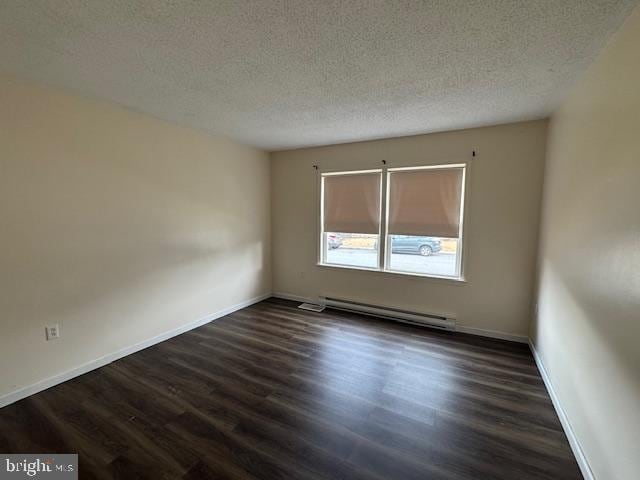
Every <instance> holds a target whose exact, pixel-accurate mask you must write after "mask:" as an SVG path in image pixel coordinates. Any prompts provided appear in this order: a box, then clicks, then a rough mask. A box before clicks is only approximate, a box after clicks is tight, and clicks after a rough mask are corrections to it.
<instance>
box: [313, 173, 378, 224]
mask: <svg viewBox="0 0 640 480" xmlns="http://www.w3.org/2000/svg"><path fill="white" fill-rule="evenodd" d="M381 175H382V174H381V173H380V172H374V173H357V174H346V175H327V176H324V177H323V185H324V205H323V218H324V231H325V232H342V233H374V234H377V233H379V229H380V180H381Z"/></svg>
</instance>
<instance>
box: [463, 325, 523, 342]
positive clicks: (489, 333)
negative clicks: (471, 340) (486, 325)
mask: <svg viewBox="0 0 640 480" xmlns="http://www.w3.org/2000/svg"><path fill="white" fill-rule="evenodd" d="M456 332H460V333H468V334H470V335H478V336H480V337H489V338H497V339H498V340H509V341H510V342H518V343H528V342H529V337H527V336H526V335H516V334H514V333H505V332H499V331H497V330H485V329H483V328H474V327H465V326H464V325H456Z"/></svg>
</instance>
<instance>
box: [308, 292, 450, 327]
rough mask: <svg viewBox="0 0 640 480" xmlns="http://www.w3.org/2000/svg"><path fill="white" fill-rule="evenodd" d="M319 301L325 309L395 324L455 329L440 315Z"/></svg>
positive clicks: (343, 301) (335, 300)
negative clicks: (377, 318) (392, 321)
mask: <svg viewBox="0 0 640 480" xmlns="http://www.w3.org/2000/svg"><path fill="white" fill-rule="evenodd" d="M320 301H321V302H322V303H323V304H324V305H326V306H327V308H334V309H336V310H344V311H347V312H355V313H362V314H365V315H371V316H373V317H379V318H386V319H388V320H395V321H396V322H404V323H411V324H413V325H420V326H423V327H431V328H438V329H440V330H450V331H455V329H456V322H455V320H454V319H453V318H448V317H445V316H441V315H431V314H425V313H417V312H408V311H406V310H400V309H396V308H387V307H379V306H376V305H368V304H366V303H359V302H352V301H349V300H340V299H338V298H330V297H320Z"/></svg>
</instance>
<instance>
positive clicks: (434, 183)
mask: <svg viewBox="0 0 640 480" xmlns="http://www.w3.org/2000/svg"><path fill="white" fill-rule="evenodd" d="M464 184H465V165H463V164H460V165H458V164H456V165H438V166H428V167H415V168H389V169H384V170H369V171H361V172H339V173H325V174H323V175H322V186H321V192H322V194H321V197H322V201H321V204H322V206H321V207H322V208H321V219H322V221H321V223H322V225H321V229H322V239H321V240H322V241H321V243H322V251H321V263H322V264H325V265H333V266H345V267H352V268H365V269H372V270H383V271H388V272H396V273H405V274H412V275H422V276H432V277H445V278H455V279H460V278H461V277H462V272H461V264H462V218H463V204H464ZM381 206H383V207H382V208H381ZM385 207H386V208H385ZM381 238H383V239H384V241H383V242H380V239H381Z"/></svg>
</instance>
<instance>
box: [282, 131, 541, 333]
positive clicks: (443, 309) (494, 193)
mask: <svg viewBox="0 0 640 480" xmlns="http://www.w3.org/2000/svg"><path fill="white" fill-rule="evenodd" d="M545 142H546V122H545V121H537V122H527V123H517V124H511V125H503V126H496V127H489V128H479V129H472V130H463V131H457V132H448V133H438V134H432V135H421V136H414V137H405V138H395V139H389V140H380V141H372V142H362V143H352V144H345V145H336V146H330V147H320V148H309V149H301V150H292V151H283V152H277V153H273V154H272V191H273V195H272V218H273V222H272V231H273V261H274V277H273V278H274V287H273V288H274V292H277V293H287V294H293V295H298V296H302V297H307V298H317V297H318V296H319V295H331V296H336V297H338V298H347V299H351V300H359V301H364V302H370V303H375V304H379V305H386V306H395V307H401V308H406V309H410V310H417V311H423V312H434V313H444V314H448V315H453V316H455V317H456V318H457V320H458V324H459V325H463V326H466V327H470V328H477V329H483V330H494V331H499V332H505V333H508V334H513V335H522V336H525V335H527V331H528V327H529V321H530V311H531V310H530V308H531V298H532V297H531V295H532V287H533V280H534V270H535V256H536V248H537V247H536V245H537V238H538V222H539V208H540V196H541V190H542V177H543V165H544V156H545ZM473 149H475V150H476V151H477V157H475V159H471V152H472V150H473ZM382 159H385V160H387V162H388V165H389V166H406V165H423V164H430V163H436V164H437V163H443V162H449V163H451V162H461V161H467V160H470V162H471V165H470V167H469V170H468V172H467V174H468V183H467V184H468V190H467V209H466V215H465V218H466V220H465V251H464V270H465V277H466V280H467V281H466V283H462V284H459V283H455V282H452V281H447V280H435V279H425V278H419V277H411V276H404V275H397V274H390V273H379V272H364V271H356V270H345V269H336V268H331V267H319V266H317V265H316V260H317V251H316V250H317V235H318V225H317V224H318V213H317V212H318V202H319V200H318V192H317V176H316V172H315V170H314V169H313V165H318V166H319V167H320V169H321V170H322V169H336V170H337V169H344V170H349V169H360V168H372V167H375V168H377V167H380V165H381V163H380V162H381V160H382Z"/></svg>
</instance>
